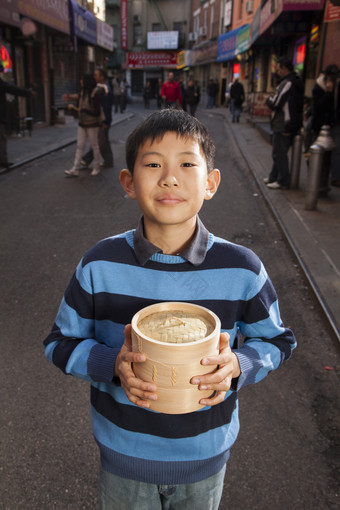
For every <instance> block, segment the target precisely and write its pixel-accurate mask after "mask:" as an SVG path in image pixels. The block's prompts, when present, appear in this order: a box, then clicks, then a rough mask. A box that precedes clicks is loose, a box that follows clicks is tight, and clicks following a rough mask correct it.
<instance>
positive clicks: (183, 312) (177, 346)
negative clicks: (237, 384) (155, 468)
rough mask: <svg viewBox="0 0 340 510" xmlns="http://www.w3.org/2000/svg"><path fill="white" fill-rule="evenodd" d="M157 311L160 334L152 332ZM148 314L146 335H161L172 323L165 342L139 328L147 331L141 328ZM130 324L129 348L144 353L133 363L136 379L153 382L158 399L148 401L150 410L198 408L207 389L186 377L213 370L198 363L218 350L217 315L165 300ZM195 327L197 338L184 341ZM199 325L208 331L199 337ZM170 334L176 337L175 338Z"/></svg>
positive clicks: (187, 410)
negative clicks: (144, 359) (137, 361)
mask: <svg viewBox="0 0 340 510" xmlns="http://www.w3.org/2000/svg"><path fill="white" fill-rule="evenodd" d="M178 312H180V314H179V313H178ZM157 314H158V315H159V317H160V329H162V333H161V334H159V332H157V331H156V332H155V323H154V321H155V320H157ZM172 314H173V315H172ZM179 315H180V316H179ZM148 317H150V324H151V330H150V331H149V333H150V334H153V333H154V336H156V337H158V338H160V337H161V338H163V337H164V329H167V327H168V326H174V329H175V330H176V331H177V333H176V335H174V334H173V333H172V332H170V333H168V334H167V336H168V340H167V341H160V340H156V339H155V338H152V337H151V336H149V335H146V334H145V333H143V332H142V331H141V329H143V330H144V331H147V330H148V328H147V327H145V324H147V323H148ZM181 322H184V323H186V326H183V328H184V331H182V329H181V328H182V326H181V327H180V328H179V330H178V329H177V326H179V325H181ZM188 323H189V324H188ZM202 323H203V326H202ZM131 324H132V349H133V351H134V352H143V353H144V354H145V355H146V356H147V360H146V361H145V362H144V363H135V364H134V367H133V369H134V372H135V374H136V376H137V377H139V378H140V379H142V380H144V381H148V382H154V383H155V384H156V385H157V394H158V400H157V401H150V405H151V409H153V410H154V411H158V412H162V413H167V414H183V413H189V412H192V411H196V410H198V409H200V408H202V407H203V406H202V405H201V404H199V400H201V399H202V398H208V397H210V396H211V390H199V389H198V387H197V385H193V384H190V379H191V378H192V377H194V376H198V375H202V374H207V373H210V372H213V371H214V370H215V369H216V366H211V365H209V367H206V366H203V365H201V359H202V358H203V357H205V356H216V355H217V354H218V353H219V339H220V329H221V324H220V320H219V318H218V317H217V316H216V315H215V314H214V313H213V312H211V311H210V310H208V309H207V308H204V307H201V306H198V305H194V304H191V303H182V302H166V303H159V304H156V305H151V306H148V307H146V308H143V309H142V310H140V311H139V312H138V313H136V314H135V315H134V317H133V319H132V322H131ZM139 325H141V326H142V328H140V327H139ZM186 327H188V329H189V331H190V333H189V334H187V332H186V331H185V328H186ZM195 328H197V337H198V339H197V340H192V341H188V339H189V338H190V339H191V338H192V330H193V329H195ZM202 328H203V329H204V328H206V332H207V333H208V335H207V336H205V337H203V338H202ZM156 329H157V328H156ZM170 329H171V328H170ZM174 336H177V339H178V341H176V339H174Z"/></svg>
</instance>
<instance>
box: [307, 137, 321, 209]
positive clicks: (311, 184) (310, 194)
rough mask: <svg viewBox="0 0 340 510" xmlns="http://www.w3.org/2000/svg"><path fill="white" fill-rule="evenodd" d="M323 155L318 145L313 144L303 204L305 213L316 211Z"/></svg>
mask: <svg viewBox="0 0 340 510" xmlns="http://www.w3.org/2000/svg"><path fill="white" fill-rule="evenodd" d="M323 153H324V149H323V147H320V146H319V145H316V144H314V145H312V146H311V147H310V158H309V170H308V183H307V196H306V203H305V209H306V210H307V211H314V210H315V209H316V204H317V201H318V196H319V187H320V179H321V168H322V160H323Z"/></svg>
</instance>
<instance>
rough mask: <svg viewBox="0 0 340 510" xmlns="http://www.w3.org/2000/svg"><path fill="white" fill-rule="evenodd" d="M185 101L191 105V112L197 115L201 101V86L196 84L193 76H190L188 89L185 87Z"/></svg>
mask: <svg viewBox="0 0 340 510" xmlns="http://www.w3.org/2000/svg"><path fill="white" fill-rule="evenodd" d="M184 97H185V102H186V104H187V105H188V106H189V113H190V115H192V116H193V117H195V115H196V110H197V106H198V104H199V102H200V88H199V86H198V85H195V82H194V80H193V78H190V79H189V81H188V85H187V87H186V89H184Z"/></svg>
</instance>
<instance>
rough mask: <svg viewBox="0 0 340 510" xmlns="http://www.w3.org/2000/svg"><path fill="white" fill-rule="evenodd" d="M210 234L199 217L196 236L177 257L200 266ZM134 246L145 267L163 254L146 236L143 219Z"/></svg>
mask: <svg viewBox="0 0 340 510" xmlns="http://www.w3.org/2000/svg"><path fill="white" fill-rule="evenodd" d="M208 242H209V232H208V230H207V229H206V228H205V226H204V225H203V223H202V222H201V220H200V218H199V217H198V216H197V222H196V229H195V232H194V236H193V238H192V240H191V242H190V244H189V246H187V247H186V248H185V249H184V250H183V251H182V252H181V253H178V254H177V255H179V256H181V257H183V258H184V259H186V260H187V261H188V262H190V263H191V264H193V265H194V266H198V265H199V264H201V263H202V262H203V260H204V259H205V255H206V253H207V249H208ZM133 246H134V250H135V253H136V257H137V259H138V262H139V263H140V264H141V265H142V266H144V265H145V264H146V263H147V261H148V260H149V259H150V258H151V257H152V256H153V255H155V254H156V253H163V252H162V250H161V249H160V248H159V247H158V246H155V245H154V244H152V243H150V241H148V240H147V239H146V237H145V236H144V222H143V218H141V219H140V220H139V223H138V226H137V228H136V230H135V232H134V236H133Z"/></svg>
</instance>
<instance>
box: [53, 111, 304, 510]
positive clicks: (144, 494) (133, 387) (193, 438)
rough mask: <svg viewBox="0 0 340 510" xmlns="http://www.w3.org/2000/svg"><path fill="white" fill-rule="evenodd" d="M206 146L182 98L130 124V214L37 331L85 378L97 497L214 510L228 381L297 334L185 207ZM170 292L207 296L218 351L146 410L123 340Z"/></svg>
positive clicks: (195, 193) (210, 168)
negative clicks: (179, 390)
mask: <svg viewBox="0 0 340 510" xmlns="http://www.w3.org/2000/svg"><path fill="white" fill-rule="evenodd" d="M214 153H215V145H214V142H213V140H212V138H211V137H210V135H209V134H208V132H207V130H206V128H205V127H204V126H203V124H202V123H201V122H200V121H198V120H197V119H196V118H194V117H192V116H191V115H189V114H188V113H186V112H184V111H183V110H176V109H173V108H170V109H164V110H161V111H156V112H154V113H153V114H152V115H149V116H148V117H147V118H146V120H145V121H144V122H142V123H141V124H140V125H139V126H137V128H136V129H135V130H134V131H133V132H132V133H131V134H130V136H129V137H128V139H127V142H126V161H127V168H126V169H123V170H122V171H121V173H120V182H121V184H122V187H123V189H124V191H125V193H126V194H127V195H128V196H129V197H130V198H131V199H133V200H136V201H137V203H138V204H139V206H140V208H141V211H142V213H143V217H142V218H141V220H140V222H139V224H138V226H137V229H136V230H130V231H128V232H125V233H123V234H120V235H117V236H113V237H109V238H107V239H105V240H103V241H101V242H99V244H97V245H96V246H94V247H93V248H92V249H91V250H90V251H88V252H87V254H86V255H85V256H84V258H83V259H82V260H81V262H80V264H79V266H78V268H77V270H76V272H75V274H74V276H73V278H72V279H71V283H70V284H69V286H68V288H67V290H66V294H65V296H64V299H63V301H62V303H61V306H60V308H59V312H58V314H57V318H56V320H55V323H54V326H53V328H52V331H51V333H50V335H49V336H47V338H46V339H45V341H44V346H45V350H46V356H47V358H48V359H49V360H50V361H51V362H53V363H54V364H55V365H56V366H57V367H59V368H61V369H62V370H63V371H64V372H65V373H66V374H72V375H74V376H76V377H79V378H82V379H86V380H87V381H89V382H90V383H91V407H92V424H93V431H94V435H95V438H96V441H97V444H98V446H99V449H100V456H101V467H100V488H99V501H100V503H99V504H100V508H101V510H108V509H113V508H117V509H121V508H128V509H129V510H140V509H141V508H143V509H144V508H145V509H149V508H150V509H154V508H161V507H162V508H165V507H166V508H187V509H195V510H207V509H210V510H216V509H217V508H218V506H219V501H220V498H221V494H222V489H223V479H224V474H225V469H226V462H227V461H228V458H229V455H230V448H231V446H232V445H233V443H234V441H235V439H236V436H237V434H238V430H239V418H238V395H239V390H240V389H241V388H242V387H244V386H246V385H248V384H250V383H255V382H258V381H260V380H261V379H263V378H264V377H265V376H266V375H267V374H268V373H269V372H270V371H272V370H274V369H276V368H278V367H279V365H280V364H281V363H282V362H283V361H285V360H287V359H288V358H289V357H290V356H291V353H292V350H293V349H294V348H295V345H296V341H295V338H294V335H293V333H292V332H291V330H289V329H287V328H285V326H284V325H283V322H282V320H281V317H280V312H279V307H278V300H277V296H276V293H275V290H274V287H273V285H272V283H271V281H270V279H269V277H268V276H267V273H266V271H265V269H264V267H263V264H262V263H261V261H260V260H259V258H258V257H257V256H256V255H255V254H254V253H253V252H252V251H251V250H250V249H249V248H246V247H242V246H239V245H236V244H234V243H230V242H228V241H225V240H223V239H221V238H218V237H214V235H213V234H211V233H209V232H208V230H207V229H206V228H205V227H204V225H203V223H202V222H201V220H200V219H199V217H198V213H199V211H200V209H201V207H202V205H203V202H204V200H210V199H212V198H213V196H214V194H215V192H216V190H217V188H218V185H219V181H220V172H219V170H217V169H216V168H214ZM177 300H182V301H186V302H189V303H190V302H197V300H199V303H200V304H201V305H203V306H205V307H208V308H210V309H212V311H214V312H215V313H216V314H218V315H219V317H220V319H221V324H222V331H223V333H222V334H221V335H220V340H219V354H218V355H217V356H214V357H207V358H203V359H202V362H201V363H202V365H205V366H206V374H205V375H197V376H195V377H193V378H192V379H191V380H190V383H191V384H192V385H193V386H195V387H198V389H199V390H203V389H204V390H207V389H208V390H211V392H212V395H211V397H209V398H203V399H201V400H200V401H199V402H200V404H201V405H202V406H204V407H202V409H200V410H199V411H196V412H191V413H187V414H185V413H184V414H177V415H176V414H162V413H157V412H153V411H152V402H153V401H154V400H156V399H157V384H156V383H155V382H153V383H147V382H144V381H142V380H141V379H139V378H137V377H135V375H134V372H133V367H134V366H135V365H136V364H137V363H143V362H144V361H145V360H146V357H145V355H144V354H143V353H142V352H138V353H136V352H132V346H131V325H130V322H131V319H132V317H133V315H134V314H135V313H136V312H137V311H138V310H140V309H142V308H143V307H144V306H146V305H150V304H153V303H156V302H166V301H177ZM239 334H241V335H242V336H243V338H244V339H245V340H244V343H243V344H242V346H240V345H239V344H238V337H239ZM211 365H214V366H216V365H218V368H217V369H216V370H213V371H211ZM165 502H166V506H165Z"/></svg>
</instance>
